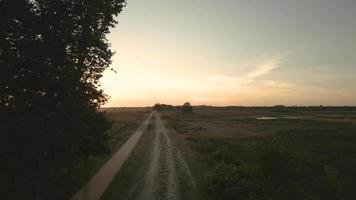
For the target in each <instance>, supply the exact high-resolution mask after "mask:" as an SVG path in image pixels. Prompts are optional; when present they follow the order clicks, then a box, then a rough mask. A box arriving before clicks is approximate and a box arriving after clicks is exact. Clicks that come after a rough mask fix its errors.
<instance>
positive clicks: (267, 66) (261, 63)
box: [244, 53, 290, 82]
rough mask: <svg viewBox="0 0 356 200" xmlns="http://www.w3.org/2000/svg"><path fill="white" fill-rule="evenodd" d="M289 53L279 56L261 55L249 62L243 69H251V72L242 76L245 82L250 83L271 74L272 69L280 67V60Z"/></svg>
mask: <svg viewBox="0 0 356 200" xmlns="http://www.w3.org/2000/svg"><path fill="white" fill-rule="evenodd" d="M289 54H290V53H283V54H280V55H263V56H260V57H258V58H257V59H256V60H253V61H252V62H249V63H248V64H246V65H245V67H249V68H253V70H252V71H250V72H249V73H247V74H246V75H245V76H244V79H245V80H246V81H247V82H252V81H253V80H254V79H256V78H259V77H261V76H264V75H267V74H269V73H271V72H272V71H273V70H274V69H276V68H278V67H279V66H280V63H281V62H282V60H283V59H284V58H285V57H286V56H288V55H289Z"/></svg>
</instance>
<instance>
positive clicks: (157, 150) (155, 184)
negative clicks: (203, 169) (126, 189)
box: [128, 112, 197, 200]
mask: <svg viewBox="0 0 356 200" xmlns="http://www.w3.org/2000/svg"><path fill="white" fill-rule="evenodd" d="M154 117H155V119H154V120H155V129H154V134H155V135H154V137H153V138H154V140H153V141H152V145H151V148H150V154H149V156H150V157H149V159H148V160H149V162H148V163H146V164H145V167H144V169H143V170H144V171H145V172H144V173H143V174H144V176H143V177H142V178H141V181H140V182H139V183H138V184H136V185H135V186H134V187H133V188H132V189H131V191H130V194H129V198H128V199H133V200H159V199H162V200H179V199H197V189H196V183H195V181H194V178H193V176H192V174H191V171H190V170H189V167H188V165H187V163H186V162H185V160H184V158H183V156H182V154H181V152H180V150H179V148H178V147H177V145H176V144H175V142H174V140H173V138H171V137H170V136H169V131H168V130H167V128H166V126H165V124H164V122H163V121H162V120H161V116H160V114H159V113H158V112H154Z"/></svg>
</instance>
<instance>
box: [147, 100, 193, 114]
mask: <svg viewBox="0 0 356 200" xmlns="http://www.w3.org/2000/svg"><path fill="white" fill-rule="evenodd" d="M153 109H154V110H157V111H165V110H176V111H179V112H182V113H185V114H187V113H193V106H192V105H191V104H190V103H189V102H185V103H184V104H183V105H182V106H173V105H169V104H160V103H156V104H155V105H154V106H153Z"/></svg>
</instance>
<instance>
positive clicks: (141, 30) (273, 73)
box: [101, 0, 356, 107]
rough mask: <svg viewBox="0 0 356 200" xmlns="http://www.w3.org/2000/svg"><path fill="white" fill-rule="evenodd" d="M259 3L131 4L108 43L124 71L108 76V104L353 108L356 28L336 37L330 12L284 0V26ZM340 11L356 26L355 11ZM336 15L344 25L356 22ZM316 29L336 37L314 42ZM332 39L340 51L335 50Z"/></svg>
mask: <svg viewBox="0 0 356 200" xmlns="http://www.w3.org/2000/svg"><path fill="white" fill-rule="evenodd" d="M256 2H258V3H256ZM256 2H254V3H250V4H249V3H246V2H244V1H236V2H231V1H222V2H221V3H220V4H216V3H213V2H212V1H208V2H206V3H205V4H204V1H196V2H191V3H190V4H189V5H190V7H189V8H186V9H184V10H181V9H180V8H182V6H184V5H183V4H184V2H181V3H180V2H175V1H174V2H165V1H162V0H155V1H153V2H151V3H148V2H140V1H138V0H131V1H129V2H128V5H127V7H126V8H125V9H124V11H123V13H122V14H120V15H119V17H118V19H119V24H118V26H117V27H116V28H114V29H113V30H112V33H111V34H110V35H109V37H108V39H109V41H110V43H111V45H112V49H113V50H114V51H116V52H117V54H115V56H114V57H113V64H112V67H113V68H114V69H115V70H116V71H117V72H118V73H117V74H115V73H113V72H112V71H110V70H107V71H106V72H105V73H104V77H103V78H102V79H101V83H102V88H103V89H104V91H105V93H106V94H108V95H109V96H110V97H111V98H110V100H109V102H108V103H107V104H106V105H105V106H109V107H110V106H151V105H153V104H154V103H157V102H159V103H167V104H174V105H181V104H183V103H184V102H186V101H189V102H191V103H192V104H194V105H218V106H225V105H246V106H251V105H277V104H285V105H354V104H355V102H356V88H355V85H356V80H355V77H354V76H353V75H352V74H355V73H356V70H355V67H354V65H355V64H356V59H355V58H354V57H352V56H351V54H352V50H356V47H355V45H352V42H354V44H355V43H356V41H355V40H356V39H355V38H354V37H352V34H351V33H352V31H353V32H354V33H356V28H353V29H352V30H350V33H347V34H346V33H345V32H341V31H342V29H341V28H343V27H341V28H340V27H339V29H338V30H334V29H335V28H338V27H337V26H341V25H340V24H334V23H333V22H332V21H327V20H326V21H323V19H322V18H321V17H323V16H324V15H327V14H328V13H326V12H325V11H324V10H320V9H319V10H318V9H316V10H315V11H314V10H313V9H315V8H313V6H316V7H317V6H318V4H315V5H312V4H311V5H309V4H308V5H307V4H306V3H299V4H300V5H299V6H300V7H301V8H300V9H302V8H304V7H306V8H307V9H306V8H304V10H306V11H303V12H306V13H298V10H297V11H296V10H293V9H295V7H288V6H295V5H294V4H298V3H290V4H293V5H289V3H283V2H282V1H281V2H280V3H281V6H282V7H283V6H285V12H287V10H289V9H291V16H290V19H289V20H290V21H287V22H286V21H285V20H287V19H283V18H280V16H278V15H279V14H278V13H274V10H273V9H274V8H273V7H269V6H268V5H267V6H264V7H263V10H258V9H260V7H261V5H262V4H263V5H264V3H263V2H262V1H256ZM304 4H305V5H304ZM329 4H333V3H330V2H329ZM212 5H214V6H212ZM249 9H252V10H253V12H252V10H251V11H250V12H249ZM334 9H341V8H338V7H335V8H334ZM213 11H216V12H215V13H214V12H213ZM335 12H336V11H335ZM344 12H350V16H349V18H350V19H351V18H352V16H351V15H352V14H351V10H344ZM211 13H214V14H211ZM330 14H331V15H332V14H335V13H333V12H331V13H330ZM304 15H306V16H309V17H315V18H316V19H318V20H319V21H311V20H310V19H309V18H305V19H304V18H303V17H304ZM353 15H354V14H353ZM335 17H339V18H340V20H344V22H345V24H346V25H350V24H353V23H354V22H352V21H349V20H350V19H348V18H346V17H341V16H335ZM319 18H320V19H319ZM344 18H345V19H344ZM295 20H299V21H298V23H296V22H294V21H295ZM314 23H319V26H320V28H319V29H320V30H324V29H325V30H326V29H327V30H329V29H330V30H331V29H333V30H332V31H339V32H335V33H333V34H330V35H327V34H326V33H325V34H324V35H323V36H320V38H316V39H315V40H314V41H312V42H311V41H310V40H309V39H310V37H312V36H313V37H314V36H315V34H318V32H320V30H319V29H318V30H313V29H309V32H305V30H306V28H307V27H309V26H312V25H313V24H314ZM296 26H302V28H301V29H295V27H296ZM303 27H304V28H303ZM355 27H356V26H355ZM348 28H349V26H348ZM304 29H305V30H304ZM334 37H335V38H334ZM339 37H344V38H345V40H346V39H348V43H344V42H343V41H339V40H337V39H338V38H339ZM331 39H333V40H331ZM330 41H333V42H334V44H332V46H333V47H334V48H336V49H339V50H340V52H339V51H337V50H333V49H331V48H329V46H330V45H331V44H328V42H330ZM327 47H328V48H327Z"/></svg>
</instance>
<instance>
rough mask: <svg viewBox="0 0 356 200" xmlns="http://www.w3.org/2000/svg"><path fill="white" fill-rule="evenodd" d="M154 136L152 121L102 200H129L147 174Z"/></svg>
mask: <svg viewBox="0 0 356 200" xmlns="http://www.w3.org/2000/svg"><path fill="white" fill-rule="evenodd" d="M153 136H154V120H151V121H150V123H149V126H148V129H147V130H146V131H145V132H144V133H143V135H142V136H141V138H140V139H139V141H138V143H137V145H136V147H135V148H134V150H133V152H132V154H131V155H130V157H129V158H128V160H127V161H126V162H125V163H124V165H123V166H122V168H121V169H120V171H119V172H118V174H117V175H116V176H115V178H114V179H113V181H112V182H111V184H110V186H109V187H108V189H107V190H106V191H105V193H104V195H103V196H102V197H101V199H102V200H110V199H115V200H120V199H123V200H124V199H129V197H130V195H133V193H132V192H131V190H132V189H135V185H138V183H139V182H140V181H141V180H142V177H143V175H144V172H145V167H146V166H145V163H148V159H149V153H150V151H148V150H147V149H150V146H151V143H152V141H153Z"/></svg>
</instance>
